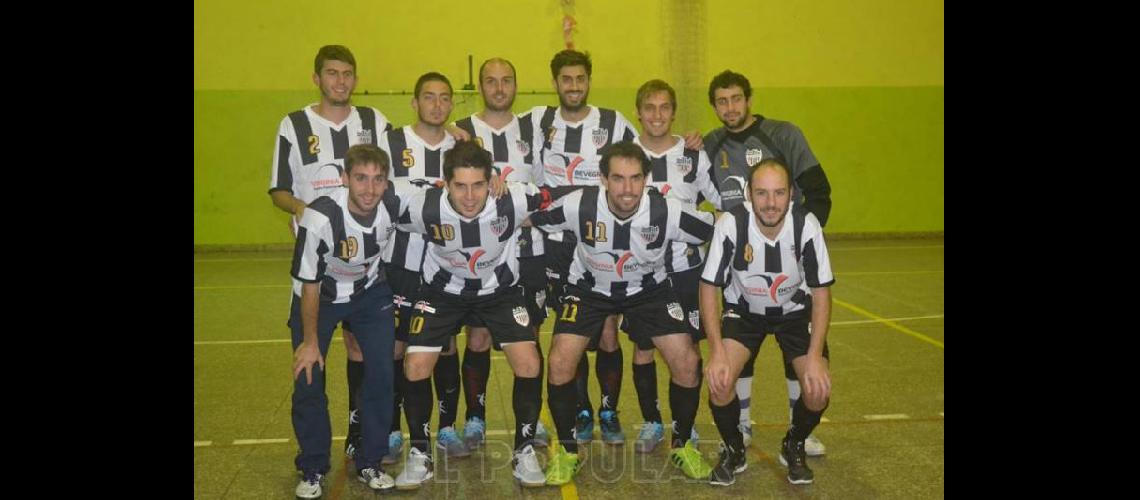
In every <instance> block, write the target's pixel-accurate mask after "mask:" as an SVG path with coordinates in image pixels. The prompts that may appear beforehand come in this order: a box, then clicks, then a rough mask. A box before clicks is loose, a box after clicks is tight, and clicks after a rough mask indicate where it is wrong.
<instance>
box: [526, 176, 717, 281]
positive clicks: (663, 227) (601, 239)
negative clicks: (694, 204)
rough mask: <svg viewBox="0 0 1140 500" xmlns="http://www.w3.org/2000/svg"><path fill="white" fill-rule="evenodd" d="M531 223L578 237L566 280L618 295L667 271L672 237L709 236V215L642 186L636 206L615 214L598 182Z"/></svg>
mask: <svg viewBox="0 0 1140 500" xmlns="http://www.w3.org/2000/svg"><path fill="white" fill-rule="evenodd" d="M530 220H531V223H533V224H534V225H536V226H538V227H540V228H541V229H542V230H544V231H547V232H556V231H571V232H573V233H574V234H575V236H577V237H578V246H577V247H576V248H575V249H574V260H573V261H572V262H571V263H570V277H569V280H568V281H569V282H570V283H574V284H576V285H578V286H580V287H582V288H587V289H591V290H593V291H595V292H597V293H600V294H603V295H607V296H610V297H613V298H615V299H622V298H625V297H629V296H632V295H636V294H637V293H639V292H641V291H642V290H643V289H646V288H651V287H653V286H655V285H657V284H659V283H661V282H663V281H665V279H666V278H667V277H668V272H669V271H668V270H667V269H666V265H667V264H668V263H669V262H670V261H671V256H672V252H671V242H674V241H679V242H682V243H694V244H700V243H703V242H705V241H708V239H709V237H710V236H712V230H713V215H712V214H710V213H708V212H700V211H697V210H696V209H693V208H689V207H686V206H684V205H683V204H681V203H680V202H678V201H676V200H668V199H666V198H665V197H664V196H661V193H658V192H657V190H656V189H653V188H648V187H647V188H646V190H645V193H644V194H642V195H641V201H640V203H639V205H638V208H637V212H634V214H633V215H631V216H630V217H629V218H627V219H625V220H618V219H617V218H616V217H615V216H614V214H613V212H611V211H610V209H609V204H608V202H607V201H606V191H605V189H604V188H602V187H601V186H585V187H582V188H581V189H579V190H577V191H575V192H573V193H570V194H567V195H566V196H565V197H563V198H561V199H560V200H559V201H558V202H557V203H555V205H554V206H553V207H551V208H549V209H547V210H544V211H541V212H536V213H535V214H534V215H532V216H531V218H530Z"/></svg>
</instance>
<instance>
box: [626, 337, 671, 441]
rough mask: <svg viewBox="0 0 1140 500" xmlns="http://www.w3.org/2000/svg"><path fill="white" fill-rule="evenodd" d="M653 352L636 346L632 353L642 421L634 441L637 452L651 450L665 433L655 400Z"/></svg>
mask: <svg viewBox="0 0 1140 500" xmlns="http://www.w3.org/2000/svg"><path fill="white" fill-rule="evenodd" d="M653 353H654V350H653V348H650V349H648V350H646V349H642V348H641V346H637V349H636V350H635V351H634V353H633V387H634V389H636V391H637V403H638V405H639V406H640V407H641V418H642V420H643V421H644V423H643V424H642V428H641V432H640V433H639V434H638V436H637V442H636V443H635V449H636V450H637V452H638V453H650V452H652V451H653V450H654V449H655V448H656V447H657V443H659V442H661V440H662V439H663V438H664V435H665V431H664V427H663V426H662V424H661V408H660V406H659V405H658V402H657V362H656V361H655V358H654V355H653Z"/></svg>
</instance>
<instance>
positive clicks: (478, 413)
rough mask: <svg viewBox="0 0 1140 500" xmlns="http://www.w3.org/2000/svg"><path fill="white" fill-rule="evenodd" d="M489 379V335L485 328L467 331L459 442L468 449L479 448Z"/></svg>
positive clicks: (482, 432) (483, 433) (469, 327)
mask: <svg viewBox="0 0 1140 500" xmlns="http://www.w3.org/2000/svg"><path fill="white" fill-rule="evenodd" d="M490 375H491V333H490V331H489V330H487V328H486V327H472V326H468V327H467V347H466V349H465V350H464V352H463V396H464V399H465V400H466V401H467V414H466V416H465V418H464V421H465V423H464V425H463V441H464V443H465V445H466V446H467V448H468V449H471V450H473V449H475V448H478V447H479V446H481V445H482V444H483V440H484V437H485V434H486V421H487V406H486V402H487V400H486V398H487V380H488V379H489V378H490Z"/></svg>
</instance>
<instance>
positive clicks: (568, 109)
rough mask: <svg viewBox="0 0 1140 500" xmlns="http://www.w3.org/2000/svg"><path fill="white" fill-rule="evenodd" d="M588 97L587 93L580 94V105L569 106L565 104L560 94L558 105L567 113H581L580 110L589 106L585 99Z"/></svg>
mask: <svg viewBox="0 0 1140 500" xmlns="http://www.w3.org/2000/svg"><path fill="white" fill-rule="evenodd" d="M588 97H590V94H589V93H586V94H582V104H579V105H578V106H570V105H569V104H567V103H566V98H565V97H562V94H559V95H558V104H560V105H561V106H562V109H565V110H567V111H573V112H578V111H581V110H582V109H584V108H585V107H586V106H588V105H589V104H588V102H589V101H587V100H586V98H588Z"/></svg>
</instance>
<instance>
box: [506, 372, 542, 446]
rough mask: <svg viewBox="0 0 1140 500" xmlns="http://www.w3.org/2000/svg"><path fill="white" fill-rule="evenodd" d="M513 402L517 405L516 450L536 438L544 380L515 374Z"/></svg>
mask: <svg viewBox="0 0 1140 500" xmlns="http://www.w3.org/2000/svg"><path fill="white" fill-rule="evenodd" d="M512 399H513V401H512V404H513V405H514V407H515V451H518V450H521V449H522V447H523V446H526V445H527V443H529V442H531V441H533V440H534V435H535V432H536V431H537V428H536V427H537V425H538V411H539V408H541V407H542V380H541V379H539V378H538V377H530V378H524V377H520V376H518V375H515V390H514V394H513V398H512Z"/></svg>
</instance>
